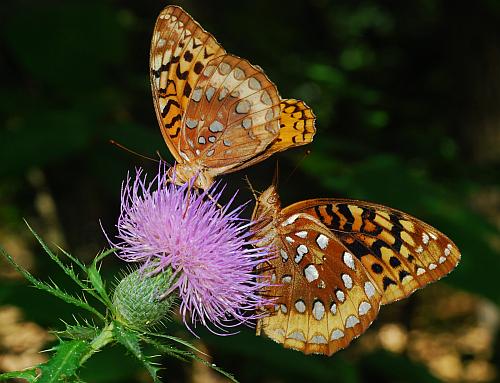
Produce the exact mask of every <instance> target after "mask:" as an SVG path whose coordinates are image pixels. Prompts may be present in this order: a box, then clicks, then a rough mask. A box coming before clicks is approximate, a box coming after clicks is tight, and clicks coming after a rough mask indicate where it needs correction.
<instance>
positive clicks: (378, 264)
mask: <svg viewBox="0 0 500 383" xmlns="http://www.w3.org/2000/svg"><path fill="white" fill-rule="evenodd" d="M253 219H254V220H256V221H257V222H258V223H257V225H256V226H255V228H254V238H255V239H256V240H258V244H257V246H265V245H272V246H273V247H275V248H276V251H277V254H276V258H274V259H271V260H270V261H268V262H267V264H264V265H263V266H262V267H261V268H260V272H261V273H262V274H263V275H265V276H267V277H269V278H270V279H271V281H272V282H273V285H272V286H271V287H270V288H269V290H268V291H265V292H263V293H264V294H266V295H269V296H271V297H276V301H275V302H274V303H275V304H274V305H273V306H272V307H267V308H266V310H268V311H269V315H268V316H266V317H264V318H262V319H260V320H259V322H258V323H257V335H260V333H261V332H263V333H264V334H266V335H267V336H269V337H270V338H271V339H273V340H275V341H276V342H278V343H282V344H283V345H284V347H286V348H293V349H297V350H300V351H302V352H304V353H306V354H310V353H318V354H327V355H332V354H333V353H335V352H336V351H338V350H340V349H342V348H345V347H347V346H348V345H349V343H350V342H351V341H352V340H353V339H354V338H356V337H358V336H359V335H361V334H362V333H363V332H364V331H365V330H366V329H367V328H368V327H369V326H370V324H371V323H372V321H373V320H374V319H375V317H376V316H377V314H378V311H379V308H380V305H383V304H387V303H391V302H394V301H396V300H399V299H402V298H405V297H407V296H409V295H410V294H411V293H413V292H414V291H415V290H416V289H419V288H422V287H424V286H425V285H427V284H428V283H430V282H433V281H436V280H438V279H440V278H441V277H443V276H444V275H446V274H448V273H449V272H450V271H451V270H453V269H454V268H455V267H456V266H457V264H458V262H459V260H460V253H459V251H458V249H457V247H456V246H455V244H454V243H453V242H452V241H451V240H450V239H449V238H448V237H446V236H445V235H444V234H442V233H440V232H439V231H437V230H436V229H434V228H433V227H432V226H430V225H428V224H426V223H424V222H422V221H420V220H418V219H416V218H414V217H412V216H410V215H408V214H406V213H403V212H401V211H398V210H395V209H391V208H388V207H385V206H382V205H377V204H373V203H369V202H363V201H356V200H346V199H328V198H325V199H313V200H308V201H302V202H298V203H295V204H293V205H291V206H288V207H286V208H284V209H281V207H280V200H279V197H278V194H277V191H276V188H275V186H271V187H269V188H268V189H267V190H266V191H265V192H264V193H262V194H261V195H260V197H259V198H258V200H257V205H256V207H255V210H254V212H253Z"/></svg>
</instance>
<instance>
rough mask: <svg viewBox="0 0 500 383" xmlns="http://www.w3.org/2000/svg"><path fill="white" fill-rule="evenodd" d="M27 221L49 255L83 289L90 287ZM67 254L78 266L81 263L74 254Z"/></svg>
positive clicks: (29, 227)
mask: <svg viewBox="0 0 500 383" xmlns="http://www.w3.org/2000/svg"><path fill="white" fill-rule="evenodd" d="M24 222H25V223H26V226H28V229H29V230H30V231H31V233H32V234H33V235H34V236H35V238H36V240H37V241H38V243H39V244H40V245H41V246H42V248H43V249H44V250H45V252H46V253H47V254H48V255H49V257H50V258H51V259H52V260H53V261H54V262H55V263H57V265H58V266H59V267H60V268H61V269H63V271H64V272H65V273H66V274H67V275H68V276H69V277H70V278H71V279H72V280H73V281H75V282H76V284H77V285H78V286H80V287H81V288H83V289H88V287H89V286H88V285H87V284H86V283H85V282H84V281H82V280H81V279H80V278H78V275H76V273H75V271H74V270H73V268H72V267H69V266H66V265H65V264H64V263H62V262H61V260H60V259H59V257H58V256H57V255H55V254H54V253H53V252H52V250H50V248H49V247H48V246H47V244H46V243H45V242H44V241H43V239H42V238H41V237H40V236H39V235H38V233H37V232H36V231H35V230H33V228H32V227H31V226H30V225H29V224H28V222H26V221H24ZM64 254H65V255H66V256H68V257H69V258H70V259H71V260H72V261H73V262H75V263H76V264H77V265H78V266H80V265H81V263H80V262H79V261H78V260H76V258H74V257H73V256H70V255H69V254H68V253H66V252H64Z"/></svg>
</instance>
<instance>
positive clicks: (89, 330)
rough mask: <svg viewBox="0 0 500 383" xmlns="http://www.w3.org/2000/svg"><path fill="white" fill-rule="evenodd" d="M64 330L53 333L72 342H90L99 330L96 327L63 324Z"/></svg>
mask: <svg viewBox="0 0 500 383" xmlns="http://www.w3.org/2000/svg"><path fill="white" fill-rule="evenodd" d="M65 325H66V329H65V330H63V331H55V334H56V335H57V336H59V337H62V338H69V339H74V340H92V339H94V338H95V337H96V336H97V335H98V333H99V330H98V329H97V327H94V326H92V325H89V324H87V325H86V326H82V325H80V324H76V325H70V324H67V323H65Z"/></svg>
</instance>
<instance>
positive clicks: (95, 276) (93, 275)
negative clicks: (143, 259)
mask: <svg viewBox="0 0 500 383" xmlns="http://www.w3.org/2000/svg"><path fill="white" fill-rule="evenodd" d="M24 222H25V223H26V225H27V226H28V229H29V230H30V231H31V233H32V234H33V235H34V236H35V238H36V239H37V241H38V242H39V243H40V245H41V246H42V248H43V249H44V250H45V252H46V253H47V254H48V255H49V256H50V258H51V259H52V260H53V261H54V262H55V263H57V265H58V266H59V267H60V268H61V269H62V270H63V271H64V272H65V273H66V274H67V275H68V276H69V277H70V278H71V279H72V280H73V281H74V282H75V283H76V284H77V285H78V286H79V287H80V288H81V289H82V290H84V291H86V292H87V293H88V294H90V295H92V296H93V297H94V298H96V299H97V300H99V301H101V302H102V303H103V304H104V305H106V306H108V307H111V302H110V300H109V297H108V295H107V294H106V291H105V289H104V284H103V282H102V279H101V276H100V275H99V273H98V272H97V270H96V268H95V264H96V261H95V260H94V262H93V264H92V266H94V267H93V268H92V267H91V268H89V269H87V268H86V267H85V265H84V264H83V263H82V262H80V260H78V259H77V258H76V257H73V256H72V255H71V254H69V253H68V252H67V251H65V250H63V249H62V248H60V247H59V249H60V250H61V251H62V252H63V253H64V255H66V256H67V257H68V258H69V259H70V260H71V261H72V262H74V263H75V264H76V265H77V266H78V267H79V268H80V269H82V270H83V271H85V272H86V273H87V275H88V277H89V279H90V282H91V283H92V285H93V286H94V288H95V289H96V291H97V293H98V294H96V293H95V292H94V291H93V290H92V289H91V288H90V286H89V285H88V284H87V283H86V282H85V281H82V280H81V279H80V278H78V276H77V275H76V273H75V271H74V270H73V267H69V266H66V265H65V264H64V263H62V262H61V260H60V259H59V257H58V256H57V255H55V254H54V253H53V252H52V251H51V250H50V248H49V247H48V246H47V244H46V243H45V242H44V241H43V240H42V238H41V237H40V236H39V235H38V233H36V232H35V231H34V230H33V229H32V228H31V226H30V225H29V224H28V222H26V221H24ZM113 251H114V249H111V250H108V251H106V252H104V253H102V254H100V255H98V256H97V257H96V259H102V258H104V257H105V256H106V255H108V254H110V253H112V252H113ZM103 254H104V256H103Z"/></svg>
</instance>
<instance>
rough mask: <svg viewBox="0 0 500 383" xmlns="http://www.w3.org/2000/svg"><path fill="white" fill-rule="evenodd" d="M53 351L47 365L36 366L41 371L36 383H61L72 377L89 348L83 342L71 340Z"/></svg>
mask: <svg viewBox="0 0 500 383" xmlns="http://www.w3.org/2000/svg"><path fill="white" fill-rule="evenodd" d="M55 350H56V354H55V355H54V356H53V357H52V358H51V359H50V360H49V361H48V362H47V363H44V364H41V365H39V366H38V367H39V368H40V369H41V371H42V373H41V376H40V379H39V380H37V382H38V383H55V382H62V381H65V380H66V379H68V378H71V377H73V376H74V374H75V373H76V370H77V369H78V368H79V367H80V364H81V360H82V358H83V357H84V356H85V355H86V354H87V353H88V352H89V351H90V350H91V347H90V344H89V343H88V342H85V341H83V340H73V341H70V342H61V343H60V344H59V345H58V346H56V347H55Z"/></svg>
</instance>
